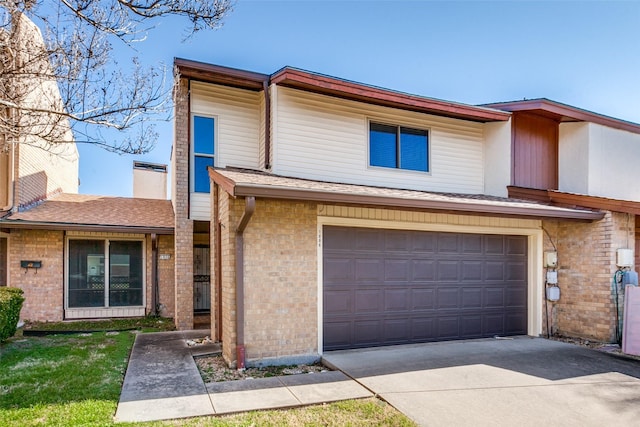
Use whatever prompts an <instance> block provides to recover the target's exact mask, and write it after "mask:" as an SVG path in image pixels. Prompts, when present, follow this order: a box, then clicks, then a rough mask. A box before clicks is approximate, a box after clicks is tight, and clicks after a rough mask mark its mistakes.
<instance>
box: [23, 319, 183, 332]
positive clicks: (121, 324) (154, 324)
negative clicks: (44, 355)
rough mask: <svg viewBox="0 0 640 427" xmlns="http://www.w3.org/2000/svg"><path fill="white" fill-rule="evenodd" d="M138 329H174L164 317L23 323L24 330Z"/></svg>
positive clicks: (171, 323) (88, 330)
mask: <svg viewBox="0 0 640 427" xmlns="http://www.w3.org/2000/svg"><path fill="white" fill-rule="evenodd" d="M131 329H138V330H144V331H152V330H153V331H172V330H174V329H175V325H174V324H173V319H169V318H165V317H155V316H147V317H132V318H125V319H105V320H77V321H67V322H29V323H27V324H25V325H24V330H25V331H28V332H30V331H37V332H68V331H74V332H79V331H84V332H91V331H124V330H131Z"/></svg>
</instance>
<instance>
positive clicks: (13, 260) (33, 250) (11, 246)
mask: <svg viewBox="0 0 640 427" xmlns="http://www.w3.org/2000/svg"><path fill="white" fill-rule="evenodd" d="M69 233H72V234H71V235H73V236H82V237H87V236H91V237H95V238H113V239H117V238H131V237H139V235H130V234H122V233H118V234H114V233H95V232H94V233H78V232H69ZM144 240H145V278H146V282H145V285H144V288H145V299H146V307H145V313H152V312H153V280H152V277H153V274H152V270H151V269H152V262H151V255H152V250H151V236H149V235H147V236H146V237H145V239H144ZM173 246H174V245H173V236H165V235H162V236H158V248H159V253H160V254H167V255H169V257H170V258H169V259H168V260H159V261H158V287H159V292H160V295H159V301H160V303H161V304H162V305H163V306H164V307H165V308H164V310H163V311H162V312H161V315H163V316H165V317H171V316H173V314H174V305H173V296H174V284H173V280H174V268H173V258H174V255H173ZM8 252H9V263H8V264H9V285H10V286H12V287H17V288H21V289H22V290H23V291H24V293H25V302H24V304H23V307H22V311H21V313H20V318H21V319H24V320H32V321H42V322H57V321H61V320H63V319H64V317H65V315H64V295H65V282H64V281H65V278H64V269H65V265H66V260H65V232H63V231H53V230H21V229H14V230H11V233H9V238H8ZM21 260H37V261H42V268H39V269H38V270H34V269H29V270H26V271H25V269H23V268H21V267H20V261H21Z"/></svg>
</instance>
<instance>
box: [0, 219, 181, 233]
mask: <svg viewBox="0 0 640 427" xmlns="http://www.w3.org/2000/svg"><path fill="white" fill-rule="evenodd" d="M0 227H2V228H8V229H28V230H61V231H62V230H68V231H71V230H73V231H87V232H105V233H133V234H153V233H155V234H163V235H171V234H174V229H173V227H139V226H123V225H102V224H74V223H64V222H39V221H22V220H4V221H0Z"/></svg>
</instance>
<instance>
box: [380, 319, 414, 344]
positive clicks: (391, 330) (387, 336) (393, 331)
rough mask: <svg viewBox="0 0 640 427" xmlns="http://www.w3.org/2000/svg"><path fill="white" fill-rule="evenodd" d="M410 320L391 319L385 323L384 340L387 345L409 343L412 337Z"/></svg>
mask: <svg viewBox="0 0 640 427" xmlns="http://www.w3.org/2000/svg"><path fill="white" fill-rule="evenodd" d="M409 326H410V325H409V319H406V318H403V319H389V320H386V321H385V322H384V326H383V328H384V335H383V337H384V338H383V339H384V341H385V342H386V343H387V344H395V343H404V342H407V341H408V340H409V339H410V338H411V336H410V327H409Z"/></svg>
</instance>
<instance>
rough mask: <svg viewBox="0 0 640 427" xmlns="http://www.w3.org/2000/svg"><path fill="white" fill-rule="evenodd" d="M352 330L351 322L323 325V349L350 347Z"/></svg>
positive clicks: (335, 322) (334, 322)
mask: <svg viewBox="0 0 640 427" xmlns="http://www.w3.org/2000/svg"><path fill="white" fill-rule="evenodd" d="M352 330H353V326H352V322H347V321H344V322H338V321H333V322H329V323H325V324H324V325H323V333H324V347H325V348H344V347H346V346H350V345H351V343H352V342H353V338H352V336H351V332H352Z"/></svg>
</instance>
